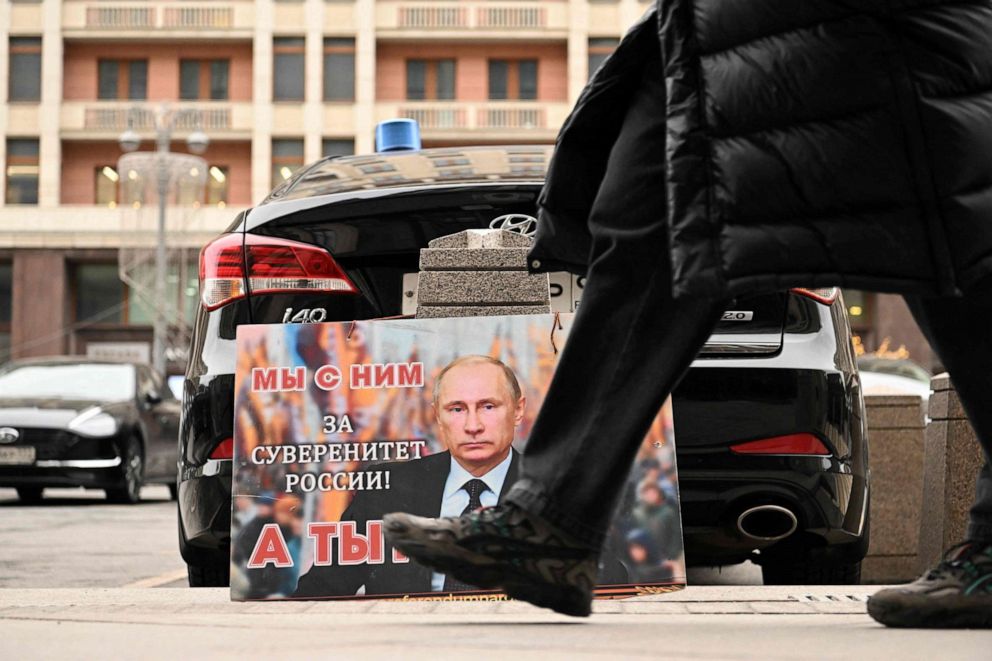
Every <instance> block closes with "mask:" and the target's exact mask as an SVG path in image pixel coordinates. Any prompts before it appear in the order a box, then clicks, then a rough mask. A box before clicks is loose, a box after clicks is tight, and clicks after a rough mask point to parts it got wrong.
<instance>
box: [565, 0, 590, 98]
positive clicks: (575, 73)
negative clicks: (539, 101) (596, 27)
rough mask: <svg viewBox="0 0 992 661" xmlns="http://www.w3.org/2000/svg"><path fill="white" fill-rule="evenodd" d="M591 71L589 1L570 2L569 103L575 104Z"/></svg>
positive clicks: (574, 0) (569, 0)
mask: <svg viewBox="0 0 992 661" xmlns="http://www.w3.org/2000/svg"><path fill="white" fill-rule="evenodd" d="M588 71H589V1H588V0H568V102H569V104H574V103H575V100H576V99H578V98H579V93H580V92H582V88H583V87H585V85H586V81H587V80H588V75H589V74H588Z"/></svg>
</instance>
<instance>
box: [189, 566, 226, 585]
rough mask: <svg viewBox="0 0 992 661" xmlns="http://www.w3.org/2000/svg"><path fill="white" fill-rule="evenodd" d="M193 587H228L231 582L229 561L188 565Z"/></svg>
mask: <svg viewBox="0 0 992 661" xmlns="http://www.w3.org/2000/svg"><path fill="white" fill-rule="evenodd" d="M186 573H187V575H188V576H189V586H190V587H191V588H226V587H228V585H230V583H231V565H230V564H229V563H226V562H225V563H222V564H212V565H193V564H188V563H187V565H186Z"/></svg>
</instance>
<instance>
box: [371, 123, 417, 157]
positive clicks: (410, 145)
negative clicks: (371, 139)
mask: <svg viewBox="0 0 992 661" xmlns="http://www.w3.org/2000/svg"><path fill="white" fill-rule="evenodd" d="M418 149H420V126H419V125H418V124H417V121H416V120H413V119H389V120H386V121H385V122H379V124H378V125H377V126H376V127H375V150H376V151H377V152H383V151H414V150H418Z"/></svg>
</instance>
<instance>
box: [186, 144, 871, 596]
mask: <svg viewBox="0 0 992 661" xmlns="http://www.w3.org/2000/svg"><path fill="white" fill-rule="evenodd" d="M549 155H550V149H548V148H543V147H498V148H496V147H494V148H484V147H480V148H465V149H425V150H422V151H418V152H415V153H411V152H397V153H380V154H372V155H367V156H354V157H345V158H338V159H328V160H323V161H320V162H318V163H316V164H314V165H312V166H311V167H309V168H306V169H304V170H302V171H301V172H298V173H297V174H296V175H295V176H294V177H293V178H292V179H290V180H289V181H287V182H286V184H284V185H283V186H281V187H280V188H278V189H277V190H275V191H274V192H273V193H272V194H271V195H270V196H269V198H268V199H266V200H265V201H264V202H263V203H262V204H260V205H259V206H258V207H256V208H255V209H252V210H251V211H249V212H246V213H244V214H242V215H241V216H239V217H238V218H237V219H236V220H235V222H234V223H233V224H232V225H231V227H230V228H229V229H228V231H227V232H226V233H224V234H222V235H220V236H218V237H217V238H216V239H215V240H214V241H212V242H211V243H209V244H208V245H207V246H206V247H205V248H204V249H203V251H202V252H201V256H200V289H201V297H202V301H203V305H202V307H201V309H200V310H199V314H198V316H197V320H196V324H195V328H194V334H193V340H192V347H191V351H190V361H189V364H188V368H187V373H186V381H185V386H184V396H183V412H184V417H183V421H182V429H181V433H180V476H179V480H180V481H179V512H180V530H179V532H180V539H179V542H180V548H181V551H182V555H183V558H184V559H185V561H186V562H187V565H188V567H189V577H190V584H191V585H224V584H226V582H227V581H228V571H229V558H228V556H229V552H230V526H231V518H230V516H231V456H232V436H233V432H232V426H233V420H234V412H233V400H234V368H235V355H236V353H235V334H236V329H237V327H238V325H240V324H248V323H254V324H267V323H271V324H278V323H311V322H320V321H339V320H351V319H370V318H379V317H388V316H392V315H397V314H402V313H407V312H410V308H409V305H408V304H409V302H410V301H412V300H413V298H414V296H415V294H414V291H415V287H414V286H413V282H414V281H415V280H416V274H417V272H418V270H419V267H418V265H419V251H420V249H421V248H424V247H426V246H427V243H428V241H430V240H432V239H434V238H437V237H441V236H445V235H449V234H454V233H456V232H460V231H462V230H466V229H479V228H486V227H490V226H491V224H492V223H493V222H494V221H497V223H498V222H499V221H500V220H501V219H502V221H503V222H505V220H506V218H507V217H508V216H510V217H514V218H517V219H520V218H521V217H533V216H534V215H535V211H536V203H537V197H538V194H539V192H540V189H541V185H542V180H543V177H544V174H545V167H546V164H547V159H548V157H549ZM552 282H553V288H554V289H555V291H556V293H559V294H560V296H559V297H558V300H559V301H560V302H561V301H564V302H565V306H564V308H565V309H569V308H570V307H572V306H573V305H574V302H575V300H576V299H577V297H578V294H577V292H578V290H579V288H580V285H581V279H574V278H572V277H571V276H567V275H564V274H562V275H561V276H560V277H559V276H556V277H555V278H553V280H552ZM673 401H674V413H675V428H676V446H677V455H678V467H679V473H680V492H681V500H682V506H683V523H684V531H685V550H686V560H687V562H688V563H689V564H730V563H737V562H742V561H744V560H747V559H752V560H755V561H757V562H759V563H760V564H761V565H762V568H763V571H764V577H765V580H766V582H769V583H817V582H822V583H852V582H855V583H856V582H857V581H858V577H859V571H860V563H861V559H862V558H863V557H864V555H865V553H866V551H867V545H868V499H869V498H868V496H869V480H868V476H869V473H868V464H867V462H868V455H867V439H866V435H865V418H864V404H863V398H862V395H861V389H860V382H859V379H858V372H857V366H856V364H855V360H854V351H853V346H852V343H851V334H850V329H849V327H848V322H847V316H846V311H845V309H844V305H843V301H842V300H841V299H840V298H839V292H837V291H836V290H815V291H808V290H795V291H793V292H783V293H781V294H773V295H768V296H761V297H752V298H742V299H740V300H738V301H735V302H734V304H733V306H732V307H731V308H730V309H729V310H728V311H727V313H726V315H725V317H724V321H723V322H722V323H721V324H720V326H719V327H718V329H717V332H716V333H715V334H714V336H713V337H712V338H711V340H710V342H709V343H708V344H707V346H706V348H705V349H704V350H703V352H702V354H701V355H700V356H699V359H698V360H697V361H696V362H695V364H694V365H693V368H692V370H690V372H689V374H688V376H687V377H686V378H685V380H684V381H683V383H682V384H681V385H680V387H679V388H678V389H677V390H676V391H675V393H674V394H673ZM641 469H642V470H651V467H641Z"/></svg>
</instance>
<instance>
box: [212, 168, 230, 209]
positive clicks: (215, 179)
mask: <svg viewBox="0 0 992 661" xmlns="http://www.w3.org/2000/svg"><path fill="white" fill-rule="evenodd" d="M229 174H230V168H228V167H227V166H226V165H211V166H210V169H209V170H208V171H207V193H206V202H207V205H208V206H212V207H221V208H224V207H226V206H227V182H228V178H229V177H228V175H229Z"/></svg>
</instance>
